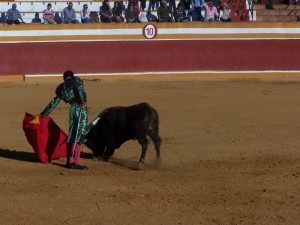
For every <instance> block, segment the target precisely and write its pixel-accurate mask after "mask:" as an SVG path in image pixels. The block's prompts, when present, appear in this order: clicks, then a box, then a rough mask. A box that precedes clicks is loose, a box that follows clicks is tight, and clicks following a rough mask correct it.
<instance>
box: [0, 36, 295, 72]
mask: <svg viewBox="0 0 300 225" xmlns="http://www.w3.org/2000/svg"><path fill="white" fill-rule="evenodd" d="M299 52H300V40H292V39H290V40H259V39H256V40H189V41H187V40H180V41H178V40H174V41H99V42H57V43H55V42H49V43H47V42H46V43H12V44H10V43H4V44H0V55H1V56H0V65H1V67H0V74H1V75H16V74H53V73H54V74H61V73H62V72H63V71H65V70H67V69H71V70H73V71H74V72H75V73H105V72H109V73H111V72H145V71H195V70H196V71H198V70H214V71H215V70H299V69H300V63H299V58H298V56H299Z"/></svg>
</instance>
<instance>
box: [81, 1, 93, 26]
mask: <svg viewBox="0 0 300 225" xmlns="http://www.w3.org/2000/svg"><path fill="white" fill-rule="evenodd" d="M80 17H81V23H90V22H91V17H90V10H89V7H88V5H87V4H83V9H81V10H80Z"/></svg>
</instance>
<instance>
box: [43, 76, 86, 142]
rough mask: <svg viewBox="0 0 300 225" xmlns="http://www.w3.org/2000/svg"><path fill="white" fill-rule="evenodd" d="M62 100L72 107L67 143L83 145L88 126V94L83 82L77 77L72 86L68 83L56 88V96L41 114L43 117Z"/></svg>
mask: <svg viewBox="0 0 300 225" xmlns="http://www.w3.org/2000/svg"><path fill="white" fill-rule="evenodd" d="M61 99H62V100H63V101H64V102H66V103H67V104H70V105H72V106H71V109H70V122H69V136H68V139H67V143H70V144H73V143H75V141H76V142H77V143H83V141H84V135H85V131H86V126H87V108H86V93H85V90H84V86H83V81H82V80H81V79H80V78H78V77H75V82H74V84H73V85H72V86H68V85H67V83H66V82H63V83H62V84H60V85H59V86H58V87H57V88H56V96H55V97H54V98H53V99H52V101H51V102H50V103H49V104H48V105H47V107H46V108H45V109H44V111H43V112H42V113H41V116H42V117H44V116H47V115H48V114H50V113H51V112H52V111H53V110H54V108H55V107H56V106H57V105H58V103H59V102H60V100H61ZM78 126H79V127H78ZM77 129H78V131H77ZM76 133H77V137H76ZM75 139H76V140H75Z"/></svg>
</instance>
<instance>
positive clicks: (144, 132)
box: [84, 103, 162, 164]
mask: <svg viewBox="0 0 300 225" xmlns="http://www.w3.org/2000/svg"><path fill="white" fill-rule="evenodd" d="M158 130H159V119H158V114H157V112H156V110H155V109H154V108H152V107H151V106H150V105H149V104H148V103H140V104H137V105H133V106H129V107H111V108H109V109H108V112H106V113H105V114H104V115H103V116H102V117H101V119H100V120H99V121H98V123H97V124H96V125H95V126H94V127H93V128H92V129H91V130H90V131H89V132H88V133H87V135H86V140H85V143H84V144H85V145H86V146H87V147H88V148H90V149H91V150H92V151H93V153H94V155H95V156H96V157H98V158H99V159H102V160H104V161H107V160H108V158H109V157H110V156H112V155H113V154H114V151H115V149H118V148H120V146H121V145H122V144H123V143H124V142H126V141H128V140H130V139H137V140H138V142H139V143H140V145H141V146H142V154H141V157H140V160H139V164H144V161H145V155H146V152H147V148H148V144H149V139H148V138H147V136H149V137H150V138H151V140H152V141H153V143H154V145H155V150H156V160H157V162H160V145H161V142H162V140H161V138H160V137H159V135H158Z"/></svg>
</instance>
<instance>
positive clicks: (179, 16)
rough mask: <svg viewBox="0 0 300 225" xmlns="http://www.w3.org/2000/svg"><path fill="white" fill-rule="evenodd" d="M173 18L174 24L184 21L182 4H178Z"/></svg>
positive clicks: (184, 14) (184, 15)
mask: <svg viewBox="0 0 300 225" xmlns="http://www.w3.org/2000/svg"><path fill="white" fill-rule="evenodd" d="M174 17H175V21H176V22H182V21H183V20H185V19H186V13H185V10H184V9H183V7H182V3H181V2H180V3H178V6H177V9H175V11H174Z"/></svg>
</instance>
